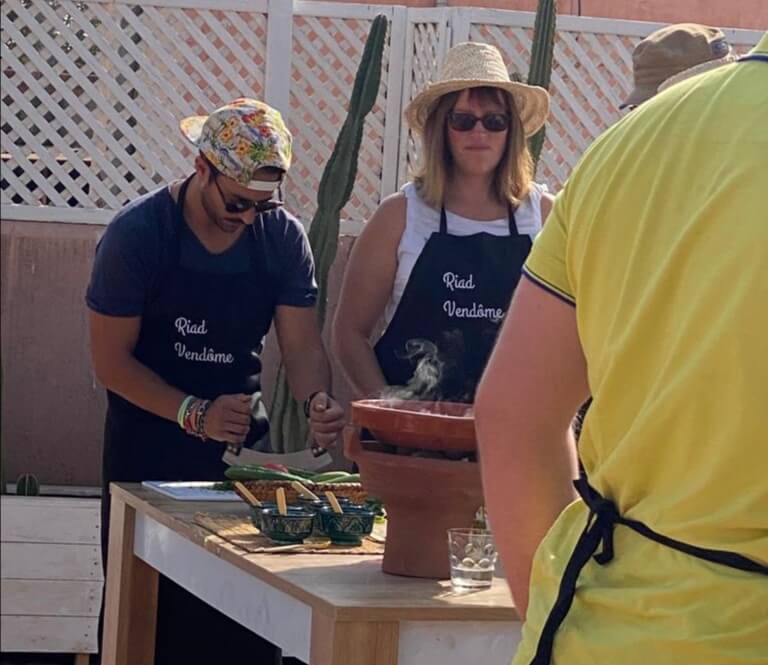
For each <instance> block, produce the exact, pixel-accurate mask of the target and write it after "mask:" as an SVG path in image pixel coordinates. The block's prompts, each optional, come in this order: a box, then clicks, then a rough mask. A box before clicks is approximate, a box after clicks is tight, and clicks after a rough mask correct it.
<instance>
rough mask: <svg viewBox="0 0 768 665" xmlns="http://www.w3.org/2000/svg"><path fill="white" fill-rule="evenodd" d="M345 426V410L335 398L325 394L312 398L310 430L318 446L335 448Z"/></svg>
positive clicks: (310, 404)
mask: <svg viewBox="0 0 768 665" xmlns="http://www.w3.org/2000/svg"><path fill="white" fill-rule="evenodd" d="M345 424H346V418H345V417H344V409H342V408H341V405H340V404H339V403H338V402H337V401H336V400H335V399H333V397H331V396H330V395H329V394H328V393H325V392H319V393H317V394H316V395H314V397H312V401H311V402H310V403H309V429H310V432H311V434H312V438H313V439H314V441H315V443H316V444H317V445H318V446H320V447H321V448H332V447H333V446H335V445H336V441H337V440H338V438H339V432H341V430H342V429H343V427H344V425H345Z"/></svg>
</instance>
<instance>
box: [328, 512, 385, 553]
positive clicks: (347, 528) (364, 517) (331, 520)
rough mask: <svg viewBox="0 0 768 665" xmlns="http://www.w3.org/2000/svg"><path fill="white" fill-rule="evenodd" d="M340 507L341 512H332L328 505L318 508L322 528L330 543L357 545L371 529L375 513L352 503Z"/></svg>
mask: <svg viewBox="0 0 768 665" xmlns="http://www.w3.org/2000/svg"><path fill="white" fill-rule="evenodd" d="M342 509H343V510H344V512H343V513H334V512H333V508H331V507H330V506H323V507H322V508H321V509H320V520H321V521H322V524H323V530H324V531H325V532H326V533H327V534H328V537H329V538H330V539H331V542H332V543H337V544H340V545H359V544H360V543H361V542H362V540H363V537H364V536H367V535H369V534H370V533H371V531H372V530H373V519H374V517H375V516H376V513H374V512H373V511H372V510H368V509H367V508H364V507H362V506H354V505H349V506H342Z"/></svg>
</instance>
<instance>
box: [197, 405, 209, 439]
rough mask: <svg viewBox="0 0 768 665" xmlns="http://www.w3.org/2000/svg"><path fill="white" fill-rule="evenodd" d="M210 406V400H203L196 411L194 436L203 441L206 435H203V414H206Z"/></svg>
mask: <svg viewBox="0 0 768 665" xmlns="http://www.w3.org/2000/svg"><path fill="white" fill-rule="evenodd" d="M210 406H211V400H209V399H206V400H203V402H202V404H201V405H200V408H199V409H198V411H197V423H196V427H195V434H196V436H198V437H200V438H201V439H202V440H203V441H205V440H206V439H207V438H208V437H207V436H206V435H205V416H206V415H207V414H208V407H210Z"/></svg>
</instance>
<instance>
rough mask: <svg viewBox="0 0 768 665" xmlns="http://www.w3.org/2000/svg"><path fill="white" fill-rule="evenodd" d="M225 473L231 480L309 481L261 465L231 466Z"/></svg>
mask: <svg viewBox="0 0 768 665" xmlns="http://www.w3.org/2000/svg"><path fill="white" fill-rule="evenodd" d="M224 475H225V476H226V477H227V478H229V479H230V480H282V481H284V482H288V483H290V482H291V481H294V480H298V481H299V482H303V483H305V484H306V483H307V482H308V481H307V480H306V478H300V477H299V476H294V475H293V474H290V473H283V472H282V471H273V470H272V469H265V468H264V467H261V466H246V465H243V466H230V467H229V468H228V469H227V470H226V471H225V472H224Z"/></svg>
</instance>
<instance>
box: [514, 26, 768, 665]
mask: <svg viewBox="0 0 768 665" xmlns="http://www.w3.org/2000/svg"><path fill="white" fill-rule="evenodd" d="M754 52H762V53H768V33H766V35H765V36H764V37H763V39H762V40H761V42H760V44H759V45H758V47H757V48H756V49H755V51H754ZM525 270H526V273H527V275H528V277H529V278H530V279H532V280H534V281H536V282H538V283H539V284H540V285H542V286H544V287H545V288H548V289H550V290H551V291H553V292H555V293H556V294H558V295H559V296H560V297H562V298H563V299H565V300H567V301H569V302H573V303H575V305H576V316H577V322H578V329H579V336H580V339H581V344H582V347H583V349H584V353H585V357H586V359H587V365H588V371H589V385H590V388H591V391H592V395H593V397H594V401H593V403H592V406H591V408H590V411H589V414H588V416H587V419H586V422H585V425H584V429H583V432H582V437H581V441H580V444H579V452H580V457H581V460H582V462H583V464H584V467H585V469H586V471H587V474H588V476H589V479H590V482H591V484H592V485H593V486H594V487H595V488H596V489H597V490H598V491H599V492H600V493H601V494H603V495H604V496H606V497H608V498H611V499H613V500H614V501H615V502H616V504H617V505H618V507H619V510H620V512H621V513H622V514H623V515H625V516H626V517H629V518H632V519H636V520H640V521H642V522H644V523H646V524H647V525H648V526H649V527H650V528H652V529H653V530H655V531H657V532H659V533H662V534H664V535H667V536H670V537H672V538H675V539H677V540H681V541H684V542H686V543H691V544H694V545H697V546H700V547H705V548H714V549H722V550H731V551H734V552H738V553H740V554H742V555H744V556H747V557H750V558H752V559H754V560H756V561H758V562H760V563H763V564H768V63H764V62H754V61H753V62H742V63H736V64H731V65H726V66H723V67H720V68H718V69H716V70H713V71H711V72H709V73H707V74H704V75H702V76H698V77H694V78H692V79H689V80H687V81H684V82H682V83H680V84H678V85H675V86H673V87H671V88H670V89H669V90H667V91H665V92H664V93H662V94H660V95H657V96H656V97H655V98H653V99H652V100H650V101H648V102H647V103H645V104H643V106H641V107H640V108H639V109H637V110H635V111H633V112H632V113H630V114H629V115H628V116H627V117H626V118H624V119H623V120H622V121H621V122H619V123H618V124H617V125H616V126H614V127H613V128H611V129H610V130H609V131H608V132H606V133H605V134H604V135H603V136H602V137H601V138H600V139H599V140H598V141H596V142H595V144H594V145H593V146H591V147H590V149H589V150H588V152H587V153H586V154H585V156H584V158H583V159H582V161H581V163H580V164H579V165H578V166H577V168H576V169H575V170H574V172H573V175H572V176H571V178H570V179H569V181H568V183H567V184H566V186H565V188H564V189H563V191H562V192H561V193H560V195H559V196H558V198H557V201H556V204H555V207H554V209H553V211H552V214H551V216H550V218H549V220H548V221H547V223H546V225H545V228H544V230H543V231H542V233H541V235H540V236H539V237H538V238H537V240H536V242H535V244H534V247H533V250H532V252H531V255H530V257H529V258H528V261H527V264H526V268H525ZM585 521H586V510H585V507H584V505H583V503H582V502H581V501H577V502H575V503H574V504H572V505H571V506H569V507H568V508H567V509H566V510H565V511H564V512H563V514H562V515H561V516H560V518H559V519H558V521H557V522H556V523H555V525H554V526H553V528H552V529H551V531H550V533H549V534H548V535H547V537H546V539H545V540H544V542H543V543H542V544H541V546H540V548H539V550H538V552H537V555H536V557H535V560H534V567H533V572H532V579H531V600H530V606H529V613H528V621H527V623H526V626H525V627H524V631H523V643H522V645H521V648H520V650H519V652H518V654H517V656H516V658H515V660H514V661H513V662H514V665H527V663H529V662H530V659H531V657H532V654H533V652H534V650H535V646H536V641H537V639H538V635H539V633H540V630H541V626H542V624H543V622H544V620H545V619H546V616H547V614H548V612H549V609H550V608H551V606H552V603H553V600H554V597H555V595H556V592H557V587H558V584H559V581H560V577H561V573H562V570H563V567H564V566H565V563H566V561H567V560H568V557H569V556H570V554H571V552H572V550H573V546H574V544H575V542H576V540H577V538H578V536H579V534H580V532H581V530H582V529H583V527H584V523H585ZM615 551H616V556H615V559H614V560H613V561H612V562H611V563H609V564H608V565H606V566H600V565H598V564H597V563H596V562H594V561H590V562H589V563H588V564H587V565H586V567H585V568H584V570H583V571H582V573H581V576H580V578H579V585H578V587H577V593H576V597H575V600H574V604H573V607H572V609H571V611H570V613H569V614H568V616H567V617H566V619H565V621H564V623H563V625H562V626H561V628H560V630H559V631H558V633H557V637H556V638H555V652H554V659H553V662H554V663H556V664H557V663H561V664H567V665H579V664H582V663H597V664H600V665H603V664H605V665H614V664H617V665H632V664H634V663H637V664H638V665H650V664H653V665H666V664H669V665H688V664H689V663H690V664H697V665H698V664H701V665H704V664H706V665H741V664H743V665H747V664H750V665H751V664H757V663H763V664H765V663H768V577H763V576H760V575H758V574H754V573H746V572H742V571H738V570H732V569H729V568H726V567H724V566H720V565H718V564H712V563H707V562H704V561H701V560H698V559H695V558H693V557H691V556H688V555H686V554H682V553H680V552H677V551H674V550H671V549H668V548H664V547H662V546H661V545H659V544H657V543H655V542H652V541H650V540H647V539H645V538H643V537H642V536H639V535H638V534H636V533H634V532H633V531H630V530H629V529H627V528H626V527H622V526H618V527H616V531H615Z"/></svg>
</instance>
